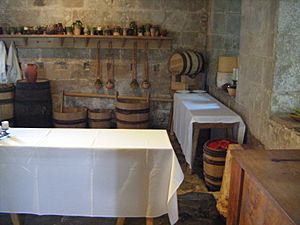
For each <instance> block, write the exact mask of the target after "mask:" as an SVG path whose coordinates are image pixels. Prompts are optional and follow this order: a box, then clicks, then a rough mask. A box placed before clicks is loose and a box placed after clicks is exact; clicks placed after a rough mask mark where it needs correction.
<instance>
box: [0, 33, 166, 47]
mask: <svg viewBox="0 0 300 225" xmlns="http://www.w3.org/2000/svg"><path fill="white" fill-rule="evenodd" d="M0 40H3V41H5V42H6V43H10V42H11V41H14V42H15V44H16V47H17V48H61V47H63V48H97V43H98V41H99V40H101V42H102V43H103V48H106V46H107V43H108V42H110V41H112V42H113V45H112V48H114V49H120V48H121V49H132V43H133V42H137V49H144V46H145V42H147V43H148V48H149V49H160V48H164V49H170V48H171V47H172V38H171V37H146V36H142V37H140V36H98V35H0ZM124 40H125V41H124Z"/></svg>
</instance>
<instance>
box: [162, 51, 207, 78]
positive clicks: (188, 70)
mask: <svg viewBox="0 0 300 225" xmlns="http://www.w3.org/2000/svg"><path fill="white" fill-rule="evenodd" d="M168 67H169V72H170V73H171V74H172V75H188V76H189V77H191V78H194V77H196V76H197V74H199V73H200V72H201V70H202V67H203V56H202V54H201V53H200V52H197V51H193V50H177V51H176V52H174V53H173V54H172V55H171V56H170V58H169V63H168Z"/></svg>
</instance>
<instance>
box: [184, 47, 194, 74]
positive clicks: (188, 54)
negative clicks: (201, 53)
mask: <svg viewBox="0 0 300 225" xmlns="http://www.w3.org/2000/svg"><path fill="white" fill-rule="evenodd" d="M185 53H186V54H187V56H188V58H189V60H190V62H191V63H190V68H189V70H188V71H187V73H186V74H190V72H191V70H192V63H193V62H192V56H191V55H190V53H189V52H188V51H185Z"/></svg>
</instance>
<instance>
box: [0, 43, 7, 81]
mask: <svg viewBox="0 0 300 225" xmlns="http://www.w3.org/2000/svg"><path fill="white" fill-rule="evenodd" d="M6 60H7V55H6V47H5V44H4V42H3V41H0V83H2V84H5V83H7V75H6Z"/></svg>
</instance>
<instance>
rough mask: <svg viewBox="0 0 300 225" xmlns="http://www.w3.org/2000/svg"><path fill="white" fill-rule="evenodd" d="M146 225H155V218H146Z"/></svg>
mask: <svg viewBox="0 0 300 225" xmlns="http://www.w3.org/2000/svg"><path fill="white" fill-rule="evenodd" d="M146 225H154V221H153V218H146Z"/></svg>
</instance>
